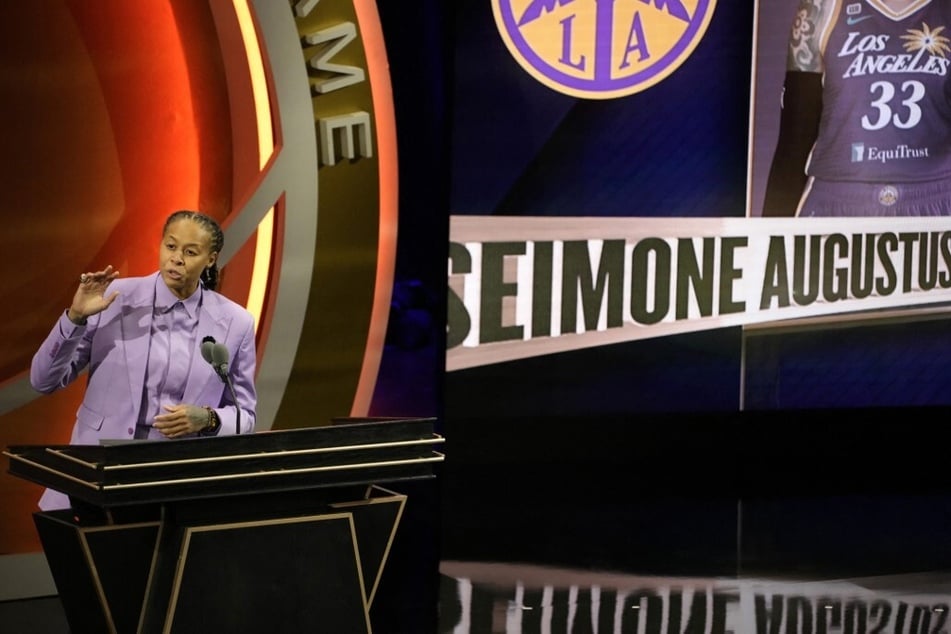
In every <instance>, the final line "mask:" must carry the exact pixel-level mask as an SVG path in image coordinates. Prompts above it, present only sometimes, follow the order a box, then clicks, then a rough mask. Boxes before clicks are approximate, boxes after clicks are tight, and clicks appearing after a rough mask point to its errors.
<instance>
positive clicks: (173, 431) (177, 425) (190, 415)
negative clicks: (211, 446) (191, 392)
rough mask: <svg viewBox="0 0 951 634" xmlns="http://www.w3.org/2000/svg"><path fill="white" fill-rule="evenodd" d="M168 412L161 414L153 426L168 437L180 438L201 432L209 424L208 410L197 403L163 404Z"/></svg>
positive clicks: (163, 407)
mask: <svg viewBox="0 0 951 634" xmlns="http://www.w3.org/2000/svg"><path fill="white" fill-rule="evenodd" d="M162 409H164V410H165V411H166V412H168V413H166V414H159V415H158V416H156V417H155V420H154V421H153V422H152V427H154V428H155V429H157V430H159V431H160V432H162V433H163V434H165V437H166V438H178V437H180V436H188V435H189V434H194V433H197V432H200V431H201V430H202V429H204V428H205V427H207V426H208V423H209V420H208V417H209V416H208V410H206V409H205V408H204V407H199V406H197V405H185V404H180V405H163V406H162Z"/></svg>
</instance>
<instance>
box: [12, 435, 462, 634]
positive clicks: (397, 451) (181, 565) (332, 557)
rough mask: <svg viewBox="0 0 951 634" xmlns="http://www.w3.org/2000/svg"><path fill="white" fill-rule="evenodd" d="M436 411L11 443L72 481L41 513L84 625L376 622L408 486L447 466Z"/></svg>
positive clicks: (28, 472) (64, 585)
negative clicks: (308, 424) (190, 434)
mask: <svg viewBox="0 0 951 634" xmlns="http://www.w3.org/2000/svg"><path fill="white" fill-rule="evenodd" d="M433 425H434V420H433V419H431V418H393V419H389V418H388V419H342V420H338V421H336V422H335V424H331V425H327V426H323V427H313V428H307V429H295V430H288V431H267V432H259V433H256V434H247V435H243V436H222V437H216V438H193V439H184V440H174V441H144V442H143V441H137V442H129V443H115V444H103V445H97V446H92V445H89V446H85V445H58V446H36V445H32V446H11V447H9V448H8V449H7V450H6V451H5V452H4V453H5V454H6V455H7V456H8V457H9V459H10V467H9V471H10V473H11V474H13V475H15V476H18V477H21V478H24V479H26V480H30V481H32V482H35V483H38V484H41V485H44V486H47V487H50V488H53V489H56V490H58V491H62V492H64V493H66V494H68V495H69V496H70V500H71V502H72V508H71V509H69V510H61V511H51V512H38V513H36V514H35V515H34V519H35V522H36V527H37V530H38V533H39V536H40V540H41V542H42V544H43V549H44V551H45V553H46V557H47V560H48V562H49V566H50V570H51V572H52V575H53V579H54V581H55V583H56V587H57V590H58V591H59V594H60V598H61V600H62V603H63V607H64V610H65V612H66V617H67V620H68V621H69V624H70V628H71V629H72V630H73V631H74V632H116V633H123V632H140V633H143V634H147V633H152V632H181V633H189V634H191V633H193V632H200V631H204V632H229V633H234V632H331V633H347V634H350V633H357V632H370V618H369V610H370V605H371V604H372V602H373V597H374V594H375V592H376V588H377V584H378V582H379V579H380V576H381V573H382V571H383V566H384V564H385V562H386V558H387V555H388V553H389V549H390V545H391V544H392V540H393V537H394V535H395V533H396V529H397V526H398V525H399V521H400V517H401V515H402V512H403V508H404V505H405V503H406V496H405V495H401V494H399V493H396V492H394V491H391V490H389V489H388V488H386V487H387V484H388V483H394V482H399V481H405V480H417V479H426V478H432V477H434V468H435V465H436V463H438V462H441V461H442V460H443V455H442V454H440V453H439V452H437V451H436V450H435V449H436V447H437V446H438V445H439V444H440V443H441V442H442V440H443V439H442V438H441V437H440V436H438V435H437V434H435V433H434V432H433Z"/></svg>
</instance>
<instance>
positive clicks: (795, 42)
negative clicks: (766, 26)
mask: <svg viewBox="0 0 951 634" xmlns="http://www.w3.org/2000/svg"><path fill="white" fill-rule="evenodd" d="M837 4H838V0H800V2H799V9H798V10H797V11H796V17H795V19H794V20H793V25H792V31H791V32H790V34H789V54H788V56H787V58H786V70H794V71H803V72H811V73H821V72H822V70H823V69H822V37H823V33H824V32H825V30H826V28H827V27H828V25H829V23H830V16H831V15H832V13H833V11H834V10H835V7H836V5H837Z"/></svg>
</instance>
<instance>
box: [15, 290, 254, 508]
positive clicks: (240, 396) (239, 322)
mask: <svg viewBox="0 0 951 634" xmlns="http://www.w3.org/2000/svg"><path fill="white" fill-rule="evenodd" d="M157 277H158V273H157V272H156V273H153V274H152V275H148V276H145V277H130V278H119V279H116V280H114V281H113V282H112V284H110V285H109V288H108V289H107V290H106V294H107V295H108V294H109V293H111V292H112V291H119V296H118V297H117V298H116V300H115V301H114V302H113V303H112V304H111V305H110V306H109V308H107V309H106V310H104V311H102V312H101V313H99V314H97V315H93V316H92V317H90V318H89V319H88V322H87V324H86V326H85V327H83V326H76V325H75V324H73V323H72V322H71V321H70V320H69V318H68V317H66V313H65V311H64V312H63V314H62V315H61V316H60V319H59V321H58V322H57V323H56V324H55V325H54V326H53V329H52V330H51V331H50V333H49V335H48V336H47V337H46V340H45V341H44V342H43V344H42V345H41V346H40V348H39V350H37V352H36V354H35V355H34V356H33V362H32V364H31V366H30V382H31V384H32V385H33V388H34V389H35V390H37V391H39V392H42V393H46V394H48V393H51V392H54V391H56V390H58V389H60V388H63V387H65V386H67V385H69V384H70V383H72V382H73V381H74V380H75V379H76V378H77V377H78V376H80V374H81V373H82V372H83V370H84V369H86V368H87V367H88V368H89V373H88V378H87V384H86V392H85V396H84V397H83V402H82V404H81V405H80V406H79V411H78V412H77V413H76V423H75V425H74V426H73V432H72V437H71V438H70V444H96V443H98V442H99V440H100V439H116V440H121V439H130V440H131V439H132V437H133V435H134V433H135V424H136V421H137V420H138V419H139V412H140V409H141V406H142V388H143V384H144V382H145V373H146V364H147V362H148V352H149V333H150V331H151V325H152V302H153V297H154V289H155V284H156V283H157V282H158V283H161V282H160V281H158V280H157ZM202 292H203V295H202V306H201V310H200V311H199V317H198V332H197V339H196V340H197V341H198V342H199V343H200V342H201V341H202V340H203V339H204V338H205V337H206V336H211V337H214V339H215V341H216V342H218V343H221V344H224V345H225V347H227V348H228V352H229V359H230V362H229V367H228V374H229V375H230V377H231V381H232V383H233V385H234V390H235V394H236V396H237V403H234V401H233V399H232V397H231V392H230V390H229V389H228V387H227V385H226V384H225V382H224V381H222V380H221V378H219V377H218V375H217V374H216V373H215V371H214V369H213V368H212V367H211V365H210V364H208V363H206V362H205V360H204V359H203V358H202V357H201V353H200V351H199V350H195V353H194V357H193V358H192V364H191V369H190V370H189V372H188V378H187V380H186V384H185V395H184V398H183V399H182V402H183V403H188V404H192V405H200V406H205V405H207V406H210V407H212V408H214V409H215V411H216V412H217V413H218V417H219V418H220V419H221V429H220V432H219V433H223V434H234V433H235V431H236V429H235V424H236V420H237V408H238V407H240V408H241V433H248V432H250V431H252V430H253V429H254V420H255V412H254V410H255V406H256V404H257V393H256V390H255V386H254V372H255V364H256V352H255V342H254V318H253V317H252V316H251V314H250V313H249V312H248V311H247V310H246V309H245V308H243V307H242V306H240V305H238V304H237V303H235V302H233V301H231V300H230V299H228V298H226V297H225V296H223V295H221V294H219V293H216V292H214V291H209V290H208V289H203V291H202ZM64 333H66V335H65V336H64ZM149 438H150V439H160V438H164V436H162V434H160V433H158V432H156V431H153V432H151V435H150V436H149ZM53 493H55V492H52V491H47V493H46V494H44V496H43V499H42V500H41V501H40V507H41V508H44V509H45V508H56V507H57V506H56V505H58V506H60V507H65V506H68V502H67V503H66V504H62V502H63V501H64V500H66V497H65V496H63V495H62V494H57V495H56V496H53V495H52V494H53ZM57 496H58V499H57V500H55V503H54V500H53V498H54V497H57ZM54 504H56V505H54Z"/></svg>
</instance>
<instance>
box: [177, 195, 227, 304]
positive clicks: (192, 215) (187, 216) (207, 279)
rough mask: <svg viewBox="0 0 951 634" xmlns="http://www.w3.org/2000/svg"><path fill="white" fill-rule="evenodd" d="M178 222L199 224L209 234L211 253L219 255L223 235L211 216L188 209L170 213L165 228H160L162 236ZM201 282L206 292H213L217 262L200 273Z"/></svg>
mask: <svg viewBox="0 0 951 634" xmlns="http://www.w3.org/2000/svg"><path fill="white" fill-rule="evenodd" d="M178 220H191V221H192V222H197V223H198V224H200V225H201V226H202V227H203V228H204V229H205V230H206V231H208V233H209V234H211V252H212V253H221V248H222V247H223V246H224V245H225V234H224V232H223V231H222V230H221V225H219V224H218V221H217V220H215V219H214V218H212V217H211V216H206V215H205V214H203V213H200V212H197V211H190V210H188V209H181V210H179V211H176V212H174V213H172V215H170V216H169V217H168V218H167V219H166V220H165V226H164V227H162V235H163V236H164V235H165V233H166V232H167V231H168V227H169V225H171V224H172V223H173V222H176V221H178ZM201 281H202V283H203V284H204V285H205V288H207V289H208V290H211V291H213V290H215V288H217V286H218V262H217V260H216V261H215V263H214V264H212V265H211V266H209V267H208V268H206V269H205V270H203V271H202V272H201Z"/></svg>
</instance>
